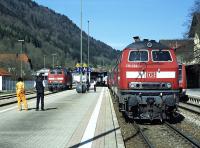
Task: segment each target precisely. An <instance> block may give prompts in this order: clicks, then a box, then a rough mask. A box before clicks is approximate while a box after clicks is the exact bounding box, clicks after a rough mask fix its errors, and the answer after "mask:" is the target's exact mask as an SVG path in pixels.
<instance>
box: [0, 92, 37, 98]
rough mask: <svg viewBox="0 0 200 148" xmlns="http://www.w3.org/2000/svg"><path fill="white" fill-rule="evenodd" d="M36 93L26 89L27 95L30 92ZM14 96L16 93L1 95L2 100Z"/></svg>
mask: <svg viewBox="0 0 200 148" xmlns="http://www.w3.org/2000/svg"><path fill="white" fill-rule="evenodd" d="M34 93H36V92H35V91H26V95H30V94H34ZM14 97H16V93H12V94H7V95H1V96H0V100H4V99H10V98H14Z"/></svg>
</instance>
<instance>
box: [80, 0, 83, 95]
mask: <svg viewBox="0 0 200 148" xmlns="http://www.w3.org/2000/svg"><path fill="white" fill-rule="evenodd" d="M82 9H83V8H82V0H81V45H80V46H81V47H80V56H81V57H80V59H81V75H80V83H81V87H82V90H81V91H82V92H83V84H82V83H83V82H82V72H83V57H82V52H83V47H82V37H83V30H82V18H83V12H82V11H83V10H82Z"/></svg>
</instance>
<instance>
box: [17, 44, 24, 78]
mask: <svg viewBox="0 0 200 148" xmlns="http://www.w3.org/2000/svg"><path fill="white" fill-rule="evenodd" d="M18 42H21V53H20V55H21V56H20V57H21V59H20V61H21V66H20V67H21V68H20V71H21V74H20V75H21V78H22V50H23V43H24V40H18Z"/></svg>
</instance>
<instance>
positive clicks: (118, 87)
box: [108, 37, 185, 121]
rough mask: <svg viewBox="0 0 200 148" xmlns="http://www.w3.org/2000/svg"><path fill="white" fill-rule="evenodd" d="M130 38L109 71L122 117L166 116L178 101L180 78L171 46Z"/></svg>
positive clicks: (110, 85) (173, 111)
mask: <svg viewBox="0 0 200 148" xmlns="http://www.w3.org/2000/svg"><path fill="white" fill-rule="evenodd" d="M134 39H135V42H134V43H132V44H130V45H128V46H127V47H126V48H125V49H124V50H123V51H122V53H121V55H120V56H119V58H118V60H117V64H116V66H115V67H114V68H113V70H112V72H111V73H110V74H109V76H108V83H109V84H108V86H109V88H111V90H112V92H113V94H114V96H116V97H117V98H118V102H119V109H120V111H122V112H123V113H124V114H125V116H126V117H128V118H130V119H150V120H154V119H159V120H161V121H162V120H163V119H170V117H171V116H172V115H173V113H175V111H176V109H177V103H178V102H179V93H180V85H179V83H180V84H181V83H182V82H183V81H182V82H181V81H179V79H180V75H179V65H178V63H177V59H176V56H175V53H174V50H173V49H172V48H169V47H166V46H164V45H163V44H161V43H158V42H156V41H155V40H151V41H149V40H147V39H145V40H143V41H140V39H139V37H135V38H134ZM184 83H185V82H184ZM182 84H183V83H182ZM183 85H184V84H183Z"/></svg>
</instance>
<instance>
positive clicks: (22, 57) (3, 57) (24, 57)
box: [0, 53, 29, 63]
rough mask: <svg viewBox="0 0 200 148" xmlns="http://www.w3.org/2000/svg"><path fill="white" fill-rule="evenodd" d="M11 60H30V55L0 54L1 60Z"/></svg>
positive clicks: (26, 61)
mask: <svg viewBox="0 0 200 148" xmlns="http://www.w3.org/2000/svg"><path fill="white" fill-rule="evenodd" d="M8 60H9V61H10V60H17V61H21V60H22V61H23V62H25V63H28V62H29V57H28V55H27V54H12V53H10V54H3V53H2V54H0V62H3V61H8Z"/></svg>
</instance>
